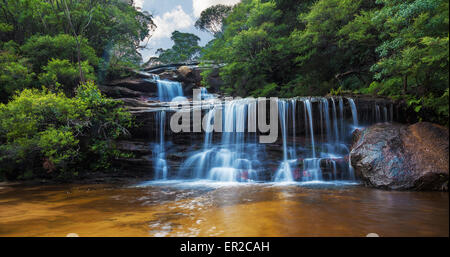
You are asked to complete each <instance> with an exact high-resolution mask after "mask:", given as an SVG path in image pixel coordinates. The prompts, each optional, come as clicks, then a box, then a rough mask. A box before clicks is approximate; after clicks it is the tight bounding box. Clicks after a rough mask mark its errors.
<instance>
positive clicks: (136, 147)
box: [116, 140, 152, 155]
mask: <svg viewBox="0 0 450 257" xmlns="http://www.w3.org/2000/svg"><path fill="white" fill-rule="evenodd" d="M116 146H117V148H118V149H119V150H122V151H126V152H132V153H136V154H141V155H143V154H144V155H145V154H151V152H152V151H151V150H150V144H149V143H147V142H142V141H129V140H120V141H117V142H116Z"/></svg>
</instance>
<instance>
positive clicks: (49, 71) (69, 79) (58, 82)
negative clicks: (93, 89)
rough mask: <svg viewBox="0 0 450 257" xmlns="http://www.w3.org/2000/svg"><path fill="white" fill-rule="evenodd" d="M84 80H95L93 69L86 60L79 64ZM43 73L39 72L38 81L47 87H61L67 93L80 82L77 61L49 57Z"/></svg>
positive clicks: (71, 91) (69, 93)
mask: <svg viewBox="0 0 450 257" xmlns="http://www.w3.org/2000/svg"><path fill="white" fill-rule="evenodd" d="M81 69H82V70H83V75H84V77H85V79H86V80H95V75H94V69H93V68H92V66H90V65H89V63H88V62H87V61H84V62H83V63H82V64H81ZM43 70H44V71H45V73H41V74H39V81H40V83H41V84H42V85H45V86H46V87H48V88H52V89H58V88H61V89H63V90H64V92H66V94H67V95H72V94H73V93H74V89H75V88H76V87H77V86H78V85H79V84H80V81H81V79H80V71H79V69H78V64H77V63H71V62H69V60H60V59H51V60H50V61H49V62H48V64H47V66H45V67H43Z"/></svg>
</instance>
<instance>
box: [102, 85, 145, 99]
mask: <svg viewBox="0 0 450 257" xmlns="http://www.w3.org/2000/svg"><path fill="white" fill-rule="evenodd" d="M98 88H99V89H100V91H102V93H104V94H105V95H107V96H109V97H113V98H121V97H139V96H142V93H141V92H137V91H134V90H130V89H128V88H124V87H117V86H98Z"/></svg>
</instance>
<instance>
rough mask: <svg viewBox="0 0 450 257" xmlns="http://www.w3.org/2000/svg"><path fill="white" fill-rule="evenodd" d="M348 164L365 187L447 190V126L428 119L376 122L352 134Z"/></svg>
mask: <svg viewBox="0 0 450 257" xmlns="http://www.w3.org/2000/svg"><path fill="white" fill-rule="evenodd" d="M354 137H355V139H356V140H355V141H354V144H353V146H352V150H351V153H350V154H351V163H352V166H353V167H354V169H355V173H356V175H357V176H358V177H360V178H361V179H362V180H363V181H364V183H365V184H366V185H368V186H373V187H376V188H385V189H394V190H441V191H447V190H448V170H449V164H448V161H449V160H448V159H449V152H448V143H449V137H448V129H447V128H445V127H442V126H439V125H436V124H432V123H428V122H419V123H416V124H413V125H410V126H408V125H400V124H375V125H373V126H371V127H368V128H366V129H364V130H362V131H360V132H357V133H355V135H354Z"/></svg>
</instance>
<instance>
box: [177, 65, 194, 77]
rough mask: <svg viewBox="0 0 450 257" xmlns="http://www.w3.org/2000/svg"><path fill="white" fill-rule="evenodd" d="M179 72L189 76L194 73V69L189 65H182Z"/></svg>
mask: <svg viewBox="0 0 450 257" xmlns="http://www.w3.org/2000/svg"><path fill="white" fill-rule="evenodd" d="M178 73H179V74H180V75H181V76H183V77H187V76H188V75H189V74H191V73H192V69H191V68H189V67H188V66H180V67H179V68H178Z"/></svg>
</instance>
